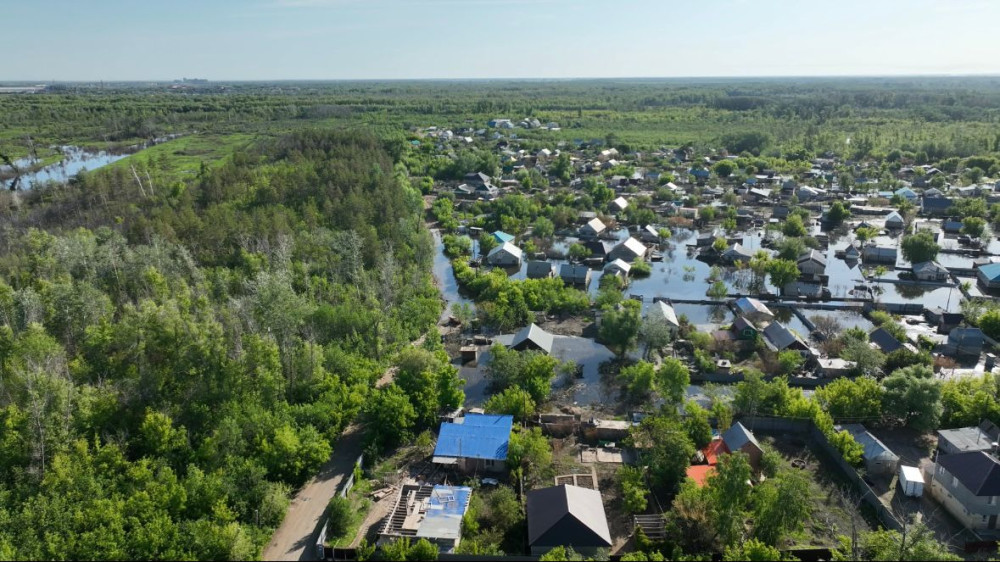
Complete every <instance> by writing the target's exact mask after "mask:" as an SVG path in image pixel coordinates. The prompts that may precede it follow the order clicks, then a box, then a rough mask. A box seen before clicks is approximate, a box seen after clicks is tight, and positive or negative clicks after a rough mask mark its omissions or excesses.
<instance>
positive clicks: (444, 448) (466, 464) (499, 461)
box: [432, 414, 514, 473]
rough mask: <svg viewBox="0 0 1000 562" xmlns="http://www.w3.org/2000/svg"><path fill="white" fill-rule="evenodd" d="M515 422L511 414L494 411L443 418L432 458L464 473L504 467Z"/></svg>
mask: <svg viewBox="0 0 1000 562" xmlns="http://www.w3.org/2000/svg"><path fill="white" fill-rule="evenodd" d="M513 422H514V418H513V417H511V416H499V415H494V414H466V415H465V416H463V417H461V418H458V419H457V420H455V421H454V422H444V423H442V424H441V429H440V431H439V432H438V440H437V445H436V446H435V448H434V456H433V458H432V461H433V462H434V463H435V464H440V465H446V466H451V467H454V468H456V469H458V470H460V471H462V472H465V473H475V472H500V471H503V470H504V469H505V468H506V466H507V448H508V446H509V444H510V430H511V427H512V426H513Z"/></svg>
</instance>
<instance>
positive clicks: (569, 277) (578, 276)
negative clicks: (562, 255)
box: [559, 263, 590, 287]
mask: <svg viewBox="0 0 1000 562" xmlns="http://www.w3.org/2000/svg"><path fill="white" fill-rule="evenodd" d="M559 278H560V279H562V281H563V283H565V284H567V285H575V286H581V287H586V286H588V285H590V268H589V267H587V266H586V265H579V264H572V263H564V264H562V265H561V266H560V267H559Z"/></svg>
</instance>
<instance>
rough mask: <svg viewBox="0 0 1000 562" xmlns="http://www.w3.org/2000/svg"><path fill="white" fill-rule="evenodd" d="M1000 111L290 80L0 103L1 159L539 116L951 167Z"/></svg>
mask: <svg viewBox="0 0 1000 562" xmlns="http://www.w3.org/2000/svg"><path fill="white" fill-rule="evenodd" d="M998 108H1000V79H997V78H994V77H962V78H856V79H847V78H811V79H804V78H801V79H759V78H757V79H742V80H737V79H715V80H712V79H699V80H696V79H685V80H682V79H676V80H666V79H645V80H640V79H634V80H627V79H616V80H610V79H609V80H567V81H559V80H549V81H546V80H537V81H461V82H423V81H398V82H325V83H323V82H320V83H296V82H286V83H278V84H255V83H231V84H209V85H204V86H199V87H195V88H192V89H184V90H179V91H171V90H168V89H167V85H161V86H152V87H151V86H148V85H137V84H106V85H103V86H101V87H97V86H93V85H84V84H61V85H57V86H55V87H54V88H53V89H52V93H50V94H46V95H40V96H27V97H9V96H8V97H0V153H8V154H13V155H23V154H26V153H27V152H28V151H29V150H30V148H31V147H32V146H38V145H41V146H45V145H47V144H53V143H71V142H75V143H82V144H90V145H96V146H103V145H106V144H107V143H111V144H113V145H129V144H133V143H136V142H140V141H142V140H147V139H151V138H154V137H160V136H163V135H166V134H171V133H191V132H195V131H197V132H200V133H205V132H213V133H220V134H235V133H241V132H258V133H266V134H274V133H276V132H286V131H289V130H293V129H297V128H301V127H304V126H312V125H316V124H322V125H343V124H364V126H365V127H366V128H367V129H369V130H372V131H374V132H376V134H378V135H379V136H380V137H383V138H388V137H394V138H402V137H403V136H404V135H405V133H406V131H407V129H408V128H410V127H415V126H427V125H442V126H454V123H456V122H462V121H465V122H466V123H467V124H468V126H469V127H471V128H474V129H476V128H481V127H484V126H485V123H486V121H487V120H488V119H491V118H494V117H509V118H514V119H521V118H523V117H526V116H534V117H537V118H539V119H540V120H541V121H542V122H543V123H544V122H549V121H553V122H556V123H558V124H559V125H560V127H561V130H560V131H544V130H543V131H538V130H536V131H522V132H520V133H519V135H520V136H521V137H523V138H527V139H546V140H551V139H556V140H567V141H569V140H573V139H583V140H589V139H593V138H599V139H605V138H607V137H608V136H609V135H611V136H613V137H614V138H615V139H617V142H621V143H625V144H627V145H629V146H630V147H634V148H640V149H649V148H655V147H659V146H662V145H665V144H666V145H673V146H676V145H688V144H689V145H694V146H695V147H696V148H706V147H716V148H718V147H726V148H728V149H729V150H731V151H735V152H741V151H742V149H743V148H756V149H758V150H761V149H762V150H764V151H767V150H770V151H774V152H776V153H786V152H789V151H792V152H794V151H799V150H808V151H811V152H816V153H822V152H826V151H833V152H836V153H847V152H850V151H855V150H857V149H858V146H859V144H860V146H861V147H863V148H866V149H867V150H869V151H876V152H882V153H887V152H889V151H890V150H892V149H900V150H908V151H912V152H920V151H922V152H926V153H927V154H928V155H929V157H930V158H941V157H944V156H970V155H972V154H978V153H982V152H989V151H996V150H998V149H1000V146H998V141H1000V138H998V134H997V131H996V128H997V124H998V123H1000V109H998ZM748 134H753V135H756V136H755V137H754V138H753V140H754V142H753V143H752V144H753V146H750V147H747V146H745V142H741V141H745V140H746V137H745V135H748ZM27 137H31V138H32V139H33V141H32V142H28V141H27V140H26V138H27ZM848 139H852V142H851V143H848V142H847V140H848ZM741 145H743V146H741Z"/></svg>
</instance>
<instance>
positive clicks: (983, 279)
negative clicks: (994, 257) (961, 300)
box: [976, 263, 1000, 289]
mask: <svg viewBox="0 0 1000 562" xmlns="http://www.w3.org/2000/svg"><path fill="white" fill-rule="evenodd" d="M976 279H978V280H979V284H980V285H982V286H983V287H985V288H987V289H1000V263H991V264H987V265H981V266H979V269H978V270H977V271H976Z"/></svg>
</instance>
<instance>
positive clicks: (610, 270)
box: [604, 259, 632, 279]
mask: <svg viewBox="0 0 1000 562" xmlns="http://www.w3.org/2000/svg"><path fill="white" fill-rule="evenodd" d="M631 270H632V265H631V264H629V263H628V262H626V261H623V260H620V259H616V260H614V261H612V262H609V263H608V265H605V266H604V273H605V274H610V275H617V276H618V277H621V278H622V279H627V278H628V272H629V271H631Z"/></svg>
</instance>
